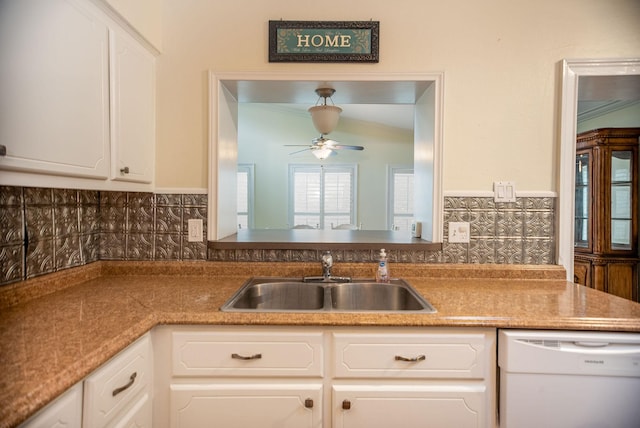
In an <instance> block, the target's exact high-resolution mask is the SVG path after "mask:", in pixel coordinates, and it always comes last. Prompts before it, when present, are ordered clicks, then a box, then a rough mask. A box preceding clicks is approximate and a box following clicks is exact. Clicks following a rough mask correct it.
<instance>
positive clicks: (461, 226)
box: [449, 221, 470, 244]
mask: <svg viewBox="0 0 640 428" xmlns="http://www.w3.org/2000/svg"><path fill="white" fill-rule="evenodd" d="M469 235H470V227H469V222H468V221H450V222H449V243H451V244H468V243H469V239H470V236H469Z"/></svg>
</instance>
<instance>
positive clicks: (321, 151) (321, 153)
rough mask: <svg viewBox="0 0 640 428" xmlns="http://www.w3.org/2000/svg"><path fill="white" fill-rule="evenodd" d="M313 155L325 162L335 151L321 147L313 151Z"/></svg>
mask: <svg viewBox="0 0 640 428" xmlns="http://www.w3.org/2000/svg"><path fill="white" fill-rule="evenodd" d="M311 153H313V155H314V156H315V157H316V158H318V159H319V160H324V159H326V158H328V157H329V156H331V153H333V151H332V150H331V149H330V148H328V147H320V148H317V149H314V150H312V151H311Z"/></svg>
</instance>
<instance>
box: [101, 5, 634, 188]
mask: <svg viewBox="0 0 640 428" xmlns="http://www.w3.org/2000/svg"><path fill="white" fill-rule="evenodd" d="M111 1H114V2H115V1H116V0H111ZM162 1H163V4H162V15H163V24H162V54H161V55H160V56H159V57H158V74H157V81H158V94H157V99H158V116H157V120H158V128H157V130H158V134H157V141H158V146H157V159H156V160H157V164H156V165H157V174H156V177H157V180H156V185H157V186H158V187H164V188H167V187H170V188H175V187H185V188H194V187H196V188H197V187H206V186H207V168H208V166H207V159H208V148H207V144H208V141H207V138H208V137H207V135H208V109H207V102H208V100H207V70H213V71H214V72H223V71H224V72H230V71H231V72H234V71H238V72H240V71H268V72H277V71H288V72H292V71H300V72H318V71H320V70H326V71H332V72H354V71H361V72H362V73H372V72H374V73H375V72H380V73H391V72H433V71H443V72H444V76H445V84H444V91H445V92H444V94H445V95H444V96H445V112H444V190H445V191H459V190H463V191H464V190H491V189H492V183H493V181H495V180H513V181H516V183H517V188H518V190H525V191H526V190H528V191H549V190H552V191H553V190H557V189H556V187H557V174H556V169H557V162H558V159H557V157H558V144H559V138H558V135H557V128H558V123H557V118H558V117H559V107H558V106H559V92H560V86H561V82H560V78H561V74H560V66H559V62H560V61H561V60H562V59H564V58H591V57H593V58H614V57H634V56H638V55H640V31H638V22H640V2H639V1H638V0H562V1H557V0H521V1H513V0H476V1H440V0H438V1H435V0H401V1H399V2H391V3H390V2H388V1H386V0H352V1H349V2H345V1H337V0H325V1H324V2H322V6H319V3H317V2H312V1H297V2H291V1H289V0H271V1H264V0H236V1H224V2H223V1H205V0H162ZM280 18H282V19H284V20H368V19H374V20H378V21H380V62H379V63H378V64H270V63H269V62H268V59H267V53H268V42H267V25H268V21H269V20H270V19H280Z"/></svg>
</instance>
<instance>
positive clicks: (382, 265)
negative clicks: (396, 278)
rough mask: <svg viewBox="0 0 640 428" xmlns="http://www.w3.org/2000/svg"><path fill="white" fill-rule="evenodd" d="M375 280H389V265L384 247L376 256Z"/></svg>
mask: <svg viewBox="0 0 640 428" xmlns="http://www.w3.org/2000/svg"><path fill="white" fill-rule="evenodd" d="M376 282H383V283H386V282H389V266H388V265H387V253H386V252H385V251H384V248H383V249H381V250H380V256H379V258H378V269H377V270H376Z"/></svg>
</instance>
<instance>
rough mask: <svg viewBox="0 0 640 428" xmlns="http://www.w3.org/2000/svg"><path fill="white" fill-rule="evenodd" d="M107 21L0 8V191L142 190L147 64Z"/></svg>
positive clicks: (86, 9) (146, 186)
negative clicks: (27, 188)
mask: <svg viewBox="0 0 640 428" xmlns="http://www.w3.org/2000/svg"><path fill="white" fill-rule="evenodd" d="M106 7H107V6H104V8H106ZM114 16H115V14H114V12H113V11H111V12H108V11H107V10H105V9H103V8H102V7H100V8H99V7H97V4H96V3H93V2H91V1H88V0H30V1H19V0H9V1H2V2H1V3H0V56H1V60H0V76H1V78H0V111H2V114H1V115H0V145H2V146H4V149H5V152H6V154H5V155H4V156H0V170H2V174H0V184H3V185H23V186H43V187H50V186H57V187H63V186H64V187H71V188H86V189H97V190H150V185H151V184H152V182H153V177H154V159H155V153H154V148H155V57H154V54H153V53H152V52H151V51H150V50H148V49H147V47H146V46H145V45H144V44H143V43H141V42H140V41H139V39H138V38H136V37H134V36H133V35H132V34H133V33H130V29H127V28H125V27H126V25H125V26H123V25H121V23H122V22H121V21H122V20H121V19H116V18H114ZM127 171H128V173H127Z"/></svg>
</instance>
